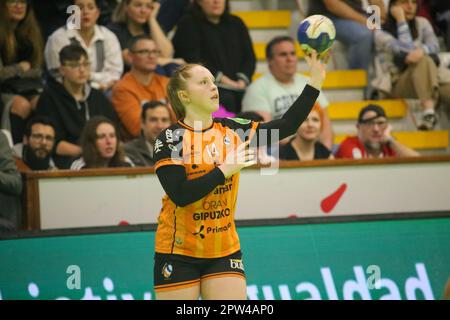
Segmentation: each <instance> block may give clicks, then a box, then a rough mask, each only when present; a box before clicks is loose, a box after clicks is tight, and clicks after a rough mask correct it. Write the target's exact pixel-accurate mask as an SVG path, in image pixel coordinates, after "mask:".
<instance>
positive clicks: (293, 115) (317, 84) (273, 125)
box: [257, 52, 326, 143]
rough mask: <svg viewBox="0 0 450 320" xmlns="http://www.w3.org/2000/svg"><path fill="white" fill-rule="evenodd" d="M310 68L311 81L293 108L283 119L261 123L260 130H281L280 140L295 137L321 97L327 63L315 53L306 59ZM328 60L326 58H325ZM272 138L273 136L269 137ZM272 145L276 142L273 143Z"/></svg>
mask: <svg viewBox="0 0 450 320" xmlns="http://www.w3.org/2000/svg"><path fill="white" fill-rule="evenodd" d="M305 58H306V60H307V62H308V64H309V66H310V74H311V77H310V81H309V84H307V85H306V86H305V88H304V89H303V91H302V93H301V94H300V96H299V97H298V98H297V100H295V102H294V103H293V104H292V105H291V107H290V108H289V109H288V110H287V111H286V113H285V114H284V115H283V117H282V118H281V119H278V120H272V121H270V122H266V123H261V124H260V125H259V126H258V128H257V131H258V130H261V129H265V130H274V129H275V130H279V140H282V139H284V138H286V137H288V136H290V135H293V134H294V133H295V132H296V131H297V129H298V127H299V126H300V125H301V124H302V123H303V121H305V119H306V118H307V117H308V115H309V113H310V112H311V109H312V108H313V106H314V103H315V102H316V100H317V98H318V97H319V94H320V90H321V88H322V84H323V82H324V81H325V76H326V72H325V67H326V62H322V61H321V59H319V58H318V56H317V53H316V52H313V53H312V54H311V56H310V57H305ZM325 59H326V58H325ZM269 136H271V135H269ZM271 142H272V143H273V142H274V141H271Z"/></svg>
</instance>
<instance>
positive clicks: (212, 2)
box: [197, 0, 225, 18]
mask: <svg viewBox="0 0 450 320" xmlns="http://www.w3.org/2000/svg"><path fill="white" fill-rule="evenodd" d="M197 2H198V4H199V5H200V7H201V8H202V10H203V12H204V13H205V15H206V16H207V17H212V18H219V17H220V16H221V15H222V14H223V13H224V11H225V0H198V1H197Z"/></svg>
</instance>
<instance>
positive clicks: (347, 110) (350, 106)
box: [327, 99, 407, 120]
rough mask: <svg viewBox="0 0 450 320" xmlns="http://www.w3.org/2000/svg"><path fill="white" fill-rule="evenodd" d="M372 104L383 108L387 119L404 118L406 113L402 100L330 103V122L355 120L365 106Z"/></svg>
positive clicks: (404, 103)
mask: <svg viewBox="0 0 450 320" xmlns="http://www.w3.org/2000/svg"><path fill="white" fill-rule="evenodd" d="M370 103H373V104H378V105H380V106H381V107H383V109H384V111H386V115H387V116H388V118H404V117H405V116H406V113H407V105H406V102H405V101H404V100H400V99H398V100H377V101H372V100H367V101H348V102H347V101H346V102H332V103H330V105H329V106H328V108H327V111H328V115H329V116H330V119H331V120H356V119H358V115H359V111H360V110H361V109H362V108H363V107H365V106H366V105H368V104H370Z"/></svg>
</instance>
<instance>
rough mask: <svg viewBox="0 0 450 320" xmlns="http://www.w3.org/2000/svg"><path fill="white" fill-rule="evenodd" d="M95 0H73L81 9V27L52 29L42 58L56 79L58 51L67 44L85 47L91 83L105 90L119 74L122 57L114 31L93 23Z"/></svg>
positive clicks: (121, 66)
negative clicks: (89, 65) (77, 28)
mask: <svg viewBox="0 0 450 320" xmlns="http://www.w3.org/2000/svg"><path fill="white" fill-rule="evenodd" d="M98 1H100V0H75V1H73V4H75V5H77V6H79V7H80V10H81V17H80V24H81V25H80V26H81V29H79V30H70V29H68V28H67V26H62V27H61V28H59V29H58V30H56V31H55V32H54V33H53V34H52V35H51V36H50V37H49V38H48V41H47V44H46V46H45V61H46V63H47V69H48V70H49V72H50V74H51V75H52V76H53V77H55V78H56V79H58V80H60V75H59V67H60V63H59V52H60V51H61V49H62V48H63V47H65V46H67V45H69V44H78V45H80V46H81V47H83V49H84V50H86V52H87V53H88V56H89V61H90V62H91V76H90V83H91V86H92V87H93V88H96V89H100V90H102V91H106V90H108V89H110V88H111V87H112V86H113V85H114V84H115V83H116V82H117V80H119V79H120V77H121V76H122V72H123V61H122V55H121V53H120V52H121V50H120V44H119V40H117V37H116V36H115V34H114V33H112V32H111V31H110V30H109V29H107V28H106V27H103V26H99V25H98V24H97V20H98V18H99V16H100V10H99V6H98Z"/></svg>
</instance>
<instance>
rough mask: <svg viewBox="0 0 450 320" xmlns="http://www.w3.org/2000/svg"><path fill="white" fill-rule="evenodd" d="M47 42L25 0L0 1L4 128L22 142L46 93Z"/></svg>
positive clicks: (2, 115) (0, 71) (2, 121)
mask: <svg viewBox="0 0 450 320" xmlns="http://www.w3.org/2000/svg"><path fill="white" fill-rule="evenodd" d="M42 52H43V43H42V37H41V33H40V31H39V25H38V23H37V21H36V19H35V17H34V13H33V9H32V8H31V7H30V6H29V5H28V4H27V1H25V0H0V92H1V94H0V97H1V100H2V102H3V105H4V108H3V113H2V114H0V120H1V126H0V127H1V128H4V129H8V130H11V134H12V137H13V140H14V143H18V142H21V141H22V138H23V133H24V129H25V123H26V120H27V119H28V117H29V116H30V114H31V112H32V111H33V110H34V109H35V107H36V103H37V100H38V98H39V94H40V92H41V91H42V81H41V71H42V70H41V69H42V65H43V54H42Z"/></svg>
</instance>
